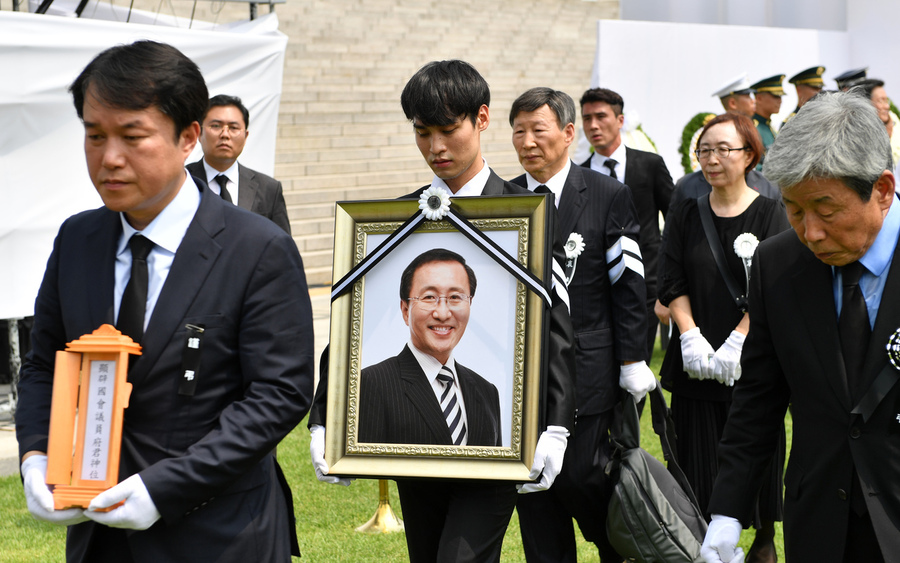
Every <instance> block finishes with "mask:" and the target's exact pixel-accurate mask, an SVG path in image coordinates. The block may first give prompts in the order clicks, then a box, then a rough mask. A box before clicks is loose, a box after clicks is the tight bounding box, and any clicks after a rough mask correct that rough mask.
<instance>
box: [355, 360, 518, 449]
mask: <svg viewBox="0 0 900 563" xmlns="http://www.w3.org/2000/svg"><path fill="white" fill-rule="evenodd" d="M456 376H457V379H458V380H459V388H460V390H461V391H462V397H463V404H464V405H465V408H466V419H467V421H468V425H467V427H466V432H467V434H468V440H467V445H469V446H502V445H503V437H502V434H501V431H502V430H501V427H502V425H501V421H500V394H499V393H498V392H497V388H496V387H495V386H494V385H493V384H492V383H490V382H489V381H487V380H486V379H484V378H483V377H481V376H480V375H478V374H477V373H475V372H474V371H472V370H470V369H469V368H467V367H465V366H463V365H462V364H460V363H459V362H456ZM359 398H360V399H359V401H360V404H359V432H358V441H359V442H364V443H369V442H374V443H387V444H438V445H447V446H450V445H452V444H453V442H452V441H451V437H450V429H449V427H448V426H447V421H446V419H445V418H444V414H443V412H441V406H440V404H439V403H438V400H437V397H435V394H434V388H433V387H432V385H431V382H430V381H428V378H427V377H426V376H425V373H424V372H423V371H422V368H421V367H420V366H419V362H418V361H417V360H416V357H415V356H414V355H413V353H412V351H411V350H410V349H409V346H408V345H407V346H405V347H404V348H403V351H402V352H400V354H398V355H396V356H394V357H392V358H388V359H386V360H384V361H382V362H379V363H377V364H375V365H372V366H369V367H367V368H363V370H362V374H361V376H360V387H359Z"/></svg>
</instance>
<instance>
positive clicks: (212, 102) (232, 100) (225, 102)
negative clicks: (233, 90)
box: [203, 94, 250, 130]
mask: <svg viewBox="0 0 900 563" xmlns="http://www.w3.org/2000/svg"><path fill="white" fill-rule="evenodd" d="M227 106H234V107H236V108H238V109H239V110H241V115H243V116H244V129H247V130H249V129H250V110H248V109H247V107H246V106H245V105H244V103H243V102H241V99H240V98H238V97H237V96H229V95H227V94H218V95H216V96H213V97H212V98H210V99H209V105H208V106H207V107H206V113H207V114H208V113H209V110H211V109H212V108H221V107H227ZM203 119H206V114H204V115H203Z"/></svg>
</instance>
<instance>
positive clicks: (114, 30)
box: [0, 3, 287, 318]
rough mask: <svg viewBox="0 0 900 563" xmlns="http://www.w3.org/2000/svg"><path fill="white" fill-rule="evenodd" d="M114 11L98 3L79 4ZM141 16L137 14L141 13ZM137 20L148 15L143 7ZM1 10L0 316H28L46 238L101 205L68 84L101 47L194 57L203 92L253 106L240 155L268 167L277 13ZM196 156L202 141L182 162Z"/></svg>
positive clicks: (276, 96) (278, 51)
mask: <svg viewBox="0 0 900 563" xmlns="http://www.w3.org/2000/svg"><path fill="white" fill-rule="evenodd" d="M85 13H86V15H87V14H89V13H94V14H96V17H104V16H102V15H100V14H106V19H111V20H115V19H118V18H117V16H116V14H114V13H111V12H106V11H104V9H103V8H102V6H97V5H96V3H91V4H89V5H88V8H87V10H86V11H85ZM141 18H142V19H141ZM136 19H141V21H150V18H149V17H147V16H146V15H140V14H136V17H133V18H132V22H133V21H135V20H136ZM121 20H122V21H100V20H91V19H84V18H81V19H75V18H71V17H60V16H53V15H36V14H26V13H19V12H8V11H0V68H2V69H3V72H4V79H3V80H2V81H0V130H2V131H3V134H2V135H0V170H2V177H0V178H2V179H0V201H2V203H0V265H2V271H3V275H2V276H0V318H14V317H23V316H27V315H30V314H32V312H33V307H34V298H35V296H36V295H37V290H38V287H39V286H40V282H41V278H42V276H43V272H44V268H45V266H46V262H47V258H48V257H49V255H50V251H51V249H52V246H53V238H54V237H55V235H56V232H57V230H58V229H59V226H60V224H61V223H62V222H63V220H65V219H66V218H67V217H69V216H70V215H72V214H74V213H77V212H79V211H83V210H85V209H92V208H96V207H99V206H100V205H102V202H101V201H100V198H99V196H97V194H96V192H95V190H94V188H93V185H92V184H91V181H90V178H89V177H88V172H87V166H86V164H85V160H84V149H83V143H84V130H83V128H82V126H81V123H80V121H79V120H78V117H77V115H76V113H75V108H74V107H73V105H72V98H71V96H70V95H69V93H68V91H67V90H68V87H69V85H70V84H71V83H72V81H73V80H74V79H75V77H76V76H78V74H79V73H80V72H81V70H82V69H83V68H84V67H85V66H86V65H87V63H88V62H90V60H91V59H92V58H93V57H94V56H95V55H97V54H98V53H99V52H101V51H103V50H104V49H107V48H109V47H112V46H114V45H119V44H125V43H131V42H134V41H136V40H139V39H152V40H154V41H160V42H164V43H169V44H171V45H173V46H175V47H177V48H178V49H180V50H181V51H182V52H183V53H185V54H186V55H187V56H188V57H190V58H191V59H193V60H194V62H196V63H197V65H198V66H199V67H200V70H201V71H202V72H203V76H204V77H205V79H206V83H207V86H208V88H209V92H210V95H211V96H212V95H216V94H230V95H235V96H239V97H241V98H242V99H243V101H244V104H245V105H246V106H247V107H248V108H249V110H250V130H251V131H252V133H253V134H252V135H250V138H249V139H248V143H247V147H246V150H245V151H244V153H243V155H242V156H241V162H243V163H244V164H246V165H247V166H250V167H251V168H255V169H257V170H260V171H262V172H264V173H267V174H271V173H272V171H273V169H274V165H275V137H276V128H277V124H278V106H279V103H280V99H281V83H282V73H283V69H284V53H285V49H286V48H287V36H285V35H284V34H282V33H281V32H279V31H278V19H277V18H276V16H275V14H274V13H272V14H267V15H265V16H263V17H261V18H259V19H256V20H254V21H252V22H244V23H243V24H237V25H235V24H231V25H228V26H216V27H211V26H210V25H209V24H206V25H204V26H202V27H205V28H206V29H197V27H199V25H198V24H197V22H195V25H194V29H187V27H186V26H182V27H176V26H177V25H178V23H179V22H177V21H174V22H173V21H168V22H166V23H165V24H164V25H147V24H136V23H129V24H125V23H123V21H124V17H122V18H121ZM201 156H202V152H201V151H200V147H199V144H198V146H197V149H196V150H195V151H194V154H192V155H191V157H190V158H189V159H188V162H193V161H195V160H199V158H200V157H201Z"/></svg>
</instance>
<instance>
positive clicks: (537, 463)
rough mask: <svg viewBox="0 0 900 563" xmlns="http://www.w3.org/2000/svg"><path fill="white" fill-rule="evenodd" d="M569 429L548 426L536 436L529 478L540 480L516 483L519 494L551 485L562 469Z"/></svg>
mask: <svg viewBox="0 0 900 563" xmlns="http://www.w3.org/2000/svg"><path fill="white" fill-rule="evenodd" d="M568 436H569V431H568V430H566V429H565V428H563V427H562V426H548V427H547V429H546V430H544V431H543V432H542V433H541V437H540V438H538V443H537V447H536V448H535V450H534V462H533V463H532V464H531V472H530V473H529V474H528V478H529V479H537V478H538V476H540V478H541V480H540V481H538V482H537V483H526V484H524V485H516V489H518V490H519V493H520V494H523V495H524V494H527V493H533V492H536V491H546V490H547V489H549V488H550V487H551V486H552V485H553V481H555V480H556V476H557V475H559V472H560V470H562V465H563V457H565V455H566V444H567V443H568V440H567V438H568Z"/></svg>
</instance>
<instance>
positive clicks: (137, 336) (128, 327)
mask: <svg viewBox="0 0 900 563" xmlns="http://www.w3.org/2000/svg"><path fill="white" fill-rule="evenodd" d="M128 246H129V248H131V279H129V280H128V285H126V286H125V291H124V292H123V293H122V302H121V304H120V305H119V319H118V321H117V322H116V328H118V329H119V331H120V332H121V333H122V334H125V335H127V336H130V337H131V339H132V340H134V341H135V342H137V343H140V342H141V339H142V338H143V337H144V314H145V312H146V311H147V283H148V281H149V274H148V272H147V256H149V254H150V251H151V250H152V249H153V246H154V245H153V242H152V241H151V240H150V239H148V238H146V237H144V236H143V235H138V234H135V235H132V237H131V239H130V240H129V241H128Z"/></svg>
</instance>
